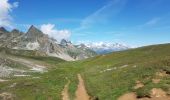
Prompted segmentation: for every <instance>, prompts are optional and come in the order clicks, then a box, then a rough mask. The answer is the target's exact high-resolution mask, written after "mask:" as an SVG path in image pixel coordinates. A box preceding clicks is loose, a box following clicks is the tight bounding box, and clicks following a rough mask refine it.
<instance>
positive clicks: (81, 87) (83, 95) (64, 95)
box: [61, 74, 90, 100]
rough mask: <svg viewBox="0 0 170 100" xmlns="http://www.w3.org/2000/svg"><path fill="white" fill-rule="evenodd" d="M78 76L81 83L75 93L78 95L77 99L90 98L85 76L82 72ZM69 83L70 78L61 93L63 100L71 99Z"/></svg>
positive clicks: (85, 99)
mask: <svg viewBox="0 0 170 100" xmlns="http://www.w3.org/2000/svg"><path fill="white" fill-rule="evenodd" d="M77 77H78V81H79V83H78V85H77V90H76V93H75V96H76V97H75V100H90V96H89V95H88V94H87V91H86V88H85V85H84V80H83V78H82V77H81V75H80V74H77ZM69 84H70V80H68V83H67V84H66V85H65V86H64V89H63V91H62V93H61V95H62V100H70V97H69V92H68V88H69Z"/></svg>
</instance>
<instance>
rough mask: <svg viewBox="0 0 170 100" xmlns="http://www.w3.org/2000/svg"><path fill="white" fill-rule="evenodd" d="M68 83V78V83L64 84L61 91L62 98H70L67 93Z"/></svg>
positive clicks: (65, 99)
mask: <svg viewBox="0 0 170 100" xmlns="http://www.w3.org/2000/svg"><path fill="white" fill-rule="evenodd" d="M69 84H70V80H68V83H67V84H66V85H65V86H64V89H63V91H62V94H61V95H62V100H70V98H69V93H68V87H69Z"/></svg>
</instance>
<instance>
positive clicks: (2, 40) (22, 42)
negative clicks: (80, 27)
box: [0, 25, 95, 61]
mask: <svg viewBox="0 0 170 100" xmlns="http://www.w3.org/2000/svg"><path fill="white" fill-rule="evenodd" d="M0 47H5V48H10V49H17V50H36V51H38V52H41V53H42V54H43V55H44V53H45V55H48V56H55V57H59V58H62V59H64V60H68V61H70V60H80V59H85V58H88V57H92V56H94V55H95V52H93V51H92V50H90V49H89V48H87V47H85V46H82V47H80V46H76V45H73V44H72V43H71V42H70V41H67V40H65V39H63V40H61V42H60V43H57V40H55V39H53V38H50V37H49V36H48V35H46V34H44V33H43V32H41V31H40V30H39V29H38V28H36V27H35V26H33V25H32V26H31V27H30V28H29V30H28V31H27V33H23V32H21V31H19V30H17V29H14V30H12V31H11V32H8V31H7V30H6V29H5V28H3V27H1V28H0Z"/></svg>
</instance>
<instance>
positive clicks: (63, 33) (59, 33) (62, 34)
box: [40, 24, 71, 41]
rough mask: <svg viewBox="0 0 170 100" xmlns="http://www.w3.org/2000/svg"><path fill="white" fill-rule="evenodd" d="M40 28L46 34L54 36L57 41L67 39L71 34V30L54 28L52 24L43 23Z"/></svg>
mask: <svg viewBox="0 0 170 100" xmlns="http://www.w3.org/2000/svg"><path fill="white" fill-rule="evenodd" d="M40 29H41V31H42V32H43V33H45V34H48V35H49V36H50V37H52V38H55V39H56V40H58V41H61V40H62V39H66V40H67V39H69V38H70V36H71V32H70V31H69V30H66V29H65V30H58V29H55V25H54V24H43V25H41V27H40Z"/></svg>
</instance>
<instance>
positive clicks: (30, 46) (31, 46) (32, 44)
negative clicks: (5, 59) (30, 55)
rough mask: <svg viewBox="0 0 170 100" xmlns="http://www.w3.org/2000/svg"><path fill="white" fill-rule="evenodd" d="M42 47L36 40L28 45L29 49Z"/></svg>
mask: <svg viewBox="0 0 170 100" xmlns="http://www.w3.org/2000/svg"><path fill="white" fill-rule="evenodd" d="M39 47H40V44H39V43H38V42H37V41H36V42H29V43H28V44H27V46H26V48H27V49H28V50H37V49H38V48H39Z"/></svg>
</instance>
